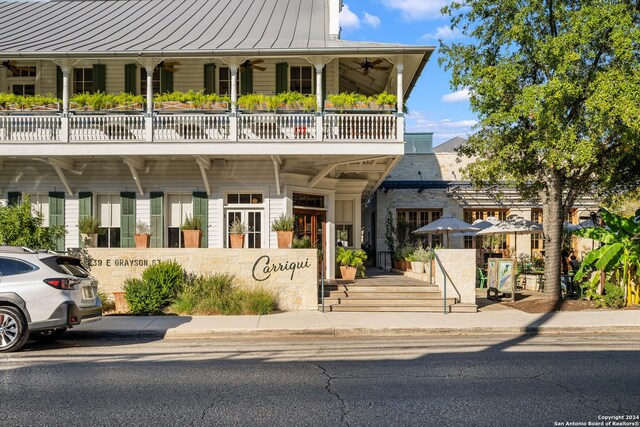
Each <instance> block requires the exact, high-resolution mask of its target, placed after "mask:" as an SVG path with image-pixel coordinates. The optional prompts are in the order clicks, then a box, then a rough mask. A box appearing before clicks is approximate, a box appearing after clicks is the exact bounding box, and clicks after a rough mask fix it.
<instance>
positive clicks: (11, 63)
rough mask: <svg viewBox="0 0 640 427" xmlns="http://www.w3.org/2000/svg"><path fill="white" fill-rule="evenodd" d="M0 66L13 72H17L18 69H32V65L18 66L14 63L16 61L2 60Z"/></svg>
mask: <svg viewBox="0 0 640 427" xmlns="http://www.w3.org/2000/svg"><path fill="white" fill-rule="evenodd" d="M2 66H3V67H5V68H6V69H7V70H9V71H11V72H12V73H14V74H16V73H18V71H31V70H32V69H33V67H19V66H17V65H16V61H4V62H3V63H2Z"/></svg>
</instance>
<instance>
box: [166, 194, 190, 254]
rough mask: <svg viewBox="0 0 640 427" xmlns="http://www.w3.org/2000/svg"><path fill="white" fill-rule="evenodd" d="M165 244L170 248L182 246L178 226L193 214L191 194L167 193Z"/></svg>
mask: <svg viewBox="0 0 640 427" xmlns="http://www.w3.org/2000/svg"><path fill="white" fill-rule="evenodd" d="M166 212H167V245H168V247H170V248H184V237H183V236H182V233H181V232H180V226H181V225H182V223H183V222H184V220H185V219H186V218H187V216H189V217H192V216H193V196H192V195H191V194H169V195H167V211H166Z"/></svg>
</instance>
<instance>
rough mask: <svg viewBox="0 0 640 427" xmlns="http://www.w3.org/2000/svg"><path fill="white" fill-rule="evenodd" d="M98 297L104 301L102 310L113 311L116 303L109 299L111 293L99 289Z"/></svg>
mask: <svg viewBox="0 0 640 427" xmlns="http://www.w3.org/2000/svg"><path fill="white" fill-rule="evenodd" d="M98 298H100V302H101V303H102V311H113V310H115V308H116V303H115V301H113V300H110V299H109V295H108V294H107V293H106V292H104V291H98Z"/></svg>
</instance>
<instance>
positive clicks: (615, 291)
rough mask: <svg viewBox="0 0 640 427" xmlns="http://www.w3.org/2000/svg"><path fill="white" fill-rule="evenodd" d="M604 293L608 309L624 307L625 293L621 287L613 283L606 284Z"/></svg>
mask: <svg viewBox="0 0 640 427" xmlns="http://www.w3.org/2000/svg"><path fill="white" fill-rule="evenodd" d="M604 292H605V295H604V302H605V304H607V307H611V308H622V307H624V291H623V290H622V288H621V287H620V286H618V285H615V284H613V283H605V285H604Z"/></svg>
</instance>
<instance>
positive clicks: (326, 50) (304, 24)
mask: <svg viewBox="0 0 640 427" xmlns="http://www.w3.org/2000/svg"><path fill="white" fill-rule="evenodd" d="M0 28H2V37H1V38H0V55H2V56H3V57H44V56H48V57H63V56H70V57H89V56H90V57H101V56H131V55H132V54H134V55H136V56H138V55H140V56H145V55H147V56H151V55H164V56H191V55H193V56H199V55H205V54H212V53H213V54H216V55H233V54H241V53H251V54H259V55H269V54H273V55H282V54H293V55H295V54H304V53H309V54H314V53H317V54H330V53H334V54H344V53H348V52H354V53H367V52H376V51H383V50H384V51H385V52H388V53H389V52H397V53H422V54H424V53H425V49H426V50H429V53H430V51H431V50H433V49H432V48H425V47H420V46H404V45H395V44H383V43H368V42H347V41H342V40H330V38H329V10H328V5H327V2H326V0H102V1H95V0H62V1H49V2H33V1H31V2H27V1H17V2H16V1H9V2H8V1H0Z"/></svg>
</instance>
